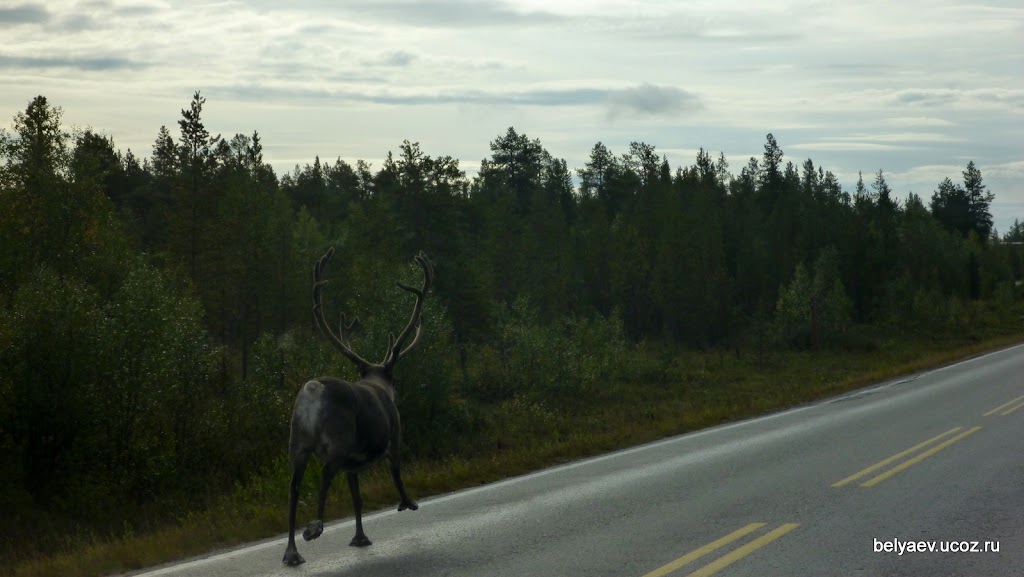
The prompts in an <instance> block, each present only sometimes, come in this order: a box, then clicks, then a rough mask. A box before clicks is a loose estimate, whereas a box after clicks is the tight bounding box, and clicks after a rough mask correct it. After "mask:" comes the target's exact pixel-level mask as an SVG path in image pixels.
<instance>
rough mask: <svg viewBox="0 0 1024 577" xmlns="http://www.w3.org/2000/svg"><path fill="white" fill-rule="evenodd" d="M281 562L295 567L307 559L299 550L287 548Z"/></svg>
mask: <svg viewBox="0 0 1024 577" xmlns="http://www.w3.org/2000/svg"><path fill="white" fill-rule="evenodd" d="M281 562H282V563H284V564H285V565H288V566H289V567H295V566H296V565H302V564H303V563H305V562H306V560H305V559H303V558H302V555H299V552H298V551H297V550H295V549H287V550H285V552H284V559H281Z"/></svg>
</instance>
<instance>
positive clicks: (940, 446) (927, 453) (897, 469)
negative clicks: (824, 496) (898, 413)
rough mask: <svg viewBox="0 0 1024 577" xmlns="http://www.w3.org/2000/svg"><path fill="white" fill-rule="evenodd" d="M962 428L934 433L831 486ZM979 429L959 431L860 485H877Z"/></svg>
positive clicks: (872, 470) (891, 461)
mask: <svg viewBox="0 0 1024 577" xmlns="http://www.w3.org/2000/svg"><path fill="white" fill-rule="evenodd" d="M962 428H963V427H953V428H952V429H950V430H948V431H946V432H945V433H942V434H941V435H936V436H934V437H932V438H931V439H928V440H927V441H925V442H923V443H918V444H917V445H914V446H913V447H911V448H909V449H907V450H905V451H900V452H899V453H896V454H895V455H893V456H891V457H889V458H888V459H885V460H884V461H880V462H878V463H875V464H874V465H871V466H870V467H868V468H866V469H862V470H860V471H857V472H856V473H854V474H852V475H850V476H849V477H847V478H845V479H843V480H842V481H838V482H836V483H833V484H832V486H833V487H842V486H843V485H846V484H847V483H852V482H853V481H856V480H857V479H860V478H861V477H864V476H866V475H869V474H871V473H874V472H875V471H877V470H879V469H881V468H883V467H885V466H886V465H889V464H891V463H893V462H895V461H898V460H899V459H902V458H903V457H906V456H907V455H909V454H911V453H913V452H915V451H918V450H920V449H923V448H925V447H927V446H928V445H931V444H932V443H934V442H936V441H939V440H940V439H942V438H944V437H948V436H950V435H952V434H954V433H956V432H957V431H959V430H960V429H962ZM980 430H981V427H974V428H971V429H967V430H966V431H964V432H962V433H960V434H959V435H957V436H955V437H953V438H951V439H947V440H946V441H943V442H942V443H939V444H938V445H935V446H934V447H932V448H931V449H928V450H927V451H924V452H923V453H921V454H919V455H917V456H916V457H913V458H910V459H907V460H906V461H903V462H902V463H900V464H899V465H896V466H895V467H893V468H891V469H889V470H888V471H886V472H884V473H882V474H881V475H878V476H876V477H872V478H871V479H868V480H867V481H865V482H863V483H861V484H860V486H861V487H872V486H874V485H877V484H878V483H881V482H882V481H884V480H886V479H888V478H889V477H892V476H893V475H895V474H896V473H899V472H900V471H902V470H904V469H906V468H907V467H910V466H912V465H916V464H917V463H920V462H921V461H923V460H925V459H927V458H928V457H931V456H932V455H934V454H935V453H938V452H939V451H941V450H943V449H945V448H946V447H948V446H950V445H952V444H953V443H955V442H957V441H959V440H961V439H963V438H964V437H966V436H967V435H971V434H974V433H976V432H978V431H980Z"/></svg>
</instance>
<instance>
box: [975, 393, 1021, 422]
mask: <svg viewBox="0 0 1024 577" xmlns="http://www.w3.org/2000/svg"><path fill="white" fill-rule="evenodd" d="M1021 407H1024V395H1021V396H1019V397H1017V398H1016V399H1014V400H1012V401H1010V402H1008V403H1003V404H1002V405H999V406H998V407H996V408H994V409H992V410H991V411H989V412H987V413H985V414H984V415H983V416H985V417H988V416H989V415H994V414H996V413H999V414H1000V415H1004V416H1005V415H1009V414H1010V413H1012V412H1014V411H1016V410H1017V409H1019V408H1021Z"/></svg>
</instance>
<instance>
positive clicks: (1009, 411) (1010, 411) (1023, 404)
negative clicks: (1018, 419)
mask: <svg viewBox="0 0 1024 577" xmlns="http://www.w3.org/2000/svg"><path fill="white" fill-rule="evenodd" d="M1021 407H1024V403H1021V404H1019V405H1017V406H1016V407H1012V408H1009V409H1006V410H1005V411H1003V412H1002V413H999V414H1000V415H1009V414H1010V413H1012V412H1014V411H1016V410H1017V409H1019V408H1021Z"/></svg>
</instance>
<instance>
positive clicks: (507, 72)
mask: <svg viewBox="0 0 1024 577" xmlns="http://www.w3.org/2000/svg"><path fill="white" fill-rule="evenodd" d="M292 4H296V5H300V4H301V7H292V6H291V5H292ZM0 36H2V37H3V39H4V41H3V42H2V43H0V73H2V75H3V82H2V83H0V86H2V88H0V114H2V115H3V119H2V124H0V125H3V126H7V127H9V126H10V124H11V122H10V119H11V118H13V116H14V115H15V114H16V113H17V112H19V111H22V110H24V109H25V107H26V105H27V104H28V102H29V101H30V100H31V99H32V98H33V97H34V96H36V95H39V94H42V95H44V96H46V97H47V98H48V99H49V100H50V102H51V103H52V104H54V105H57V106H60V107H62V108H63V109H64V119H65V122H66V123H67V124H68V125H71V126H77V127H79V128H85V127H91V128H93V129H94V130H97V131H99V132H102V133H105V134H108V135H110V136H112V137H113V138H114V141H115V145H116V146H117V147H118V148H119V149H121V150H122V151H123V150H127V149H128V148H131V149H132V150H133V152H135V153H136V155H139V156H145V157H148V156H149V155H150V153H151V151H152V144H153V142H154V140H155V138H156V135H157V131H158V129H159V128H160V126H161V125H167V126H168V128H170V129H171V130H172V134H174V135H175V136H176V135H177V134H178V131H177V120H178V119H179V118H180V111H181V109H182V108H185V107H187V106H188V104H189V101H190V100H191V97H192V94H193V93H194V92H195V91H196V90H200V91H202V94H203V96H205V97H206V98H207V104H206V106H205V108H204V110H203V119H204V122H205V124H206V126H207V128H208V129H209V130H210V131H211V132H213V133H215V134H216V133H220V134H222V135H224V136H225V137H230V136H232V135H234V134H235V133H239V132H241V133H246V134H251V133H252V132H253V130H258V131H259V133H260V135H261V136H262V138H263V142H264V147H265V148H264V156H265V159H266V160H267V161H268V162H270V163H271V164H273V166H274V167H275V169H276V170H277V172H278V174H282V173H284V172H288V171H291V170H292V169H293V168H294V166H295V165H296V164H306V163H310V162H312V160H313V157H314V156H316V155H319V156H320V158H321V160H325V161H326V160H330V161H333V160H334V159H335V158H338V157H341V158H343V159H345V160H347V161H350V162H354V161H355V159H358V158H362V159H365V160H367V161H370V162H372V163H373V166H374V168H379V167H380V161H381V159H382V158H383V157H384V156H385V155H386V154H387V152H388V151H389V150H392V151H397V149H398V145H399V144H400V143H401V142H402V140H403V139H409V140H410V141H414V142H415V141H418V142H420V143H421V146H422V148H423V150H424V152H426V153H427V154H429V155H431V156H443V155H451V156H453V157H455V158H458V159H460V161H461V166H462V168H463V169H465V170H467V172H469V173H470V174H473V172H474V171H475V170H476V168H477V167H478V166H479V162H480V160H481V159H482V158H485V157H487V156H489V155H490V150H489V148H488V144H489V143H490V142H491V141H492V140H494V138H495V137H497V136H499V135H501V134H503V133H504V132H505V130H506V129H507V128H508V127H509V126H514V127H515V128H516V130H517V131H518V132H520V133H525V134H526V135H527V136H529V137H530V138H540V140H541V142H542V144H543V145H544V146H545V147H546V148H547V149H548V151H549V152H551V154H552V155H554V156H556V157H561V158H565V159H566V160H567V161H568V163H569V165H570V166H571V167H579V166H582V165H583V163H584V162H585V161H586V159H587V158H588V156H589V153H590V149H591V148H592V147H593V145H594V143H596V142H597V141H602V142H604V143H605V144H606V145H608V146H609V148H611V149H612V151H613V152H615V153H623V152H626V151H627V149H628V146H629V142H630V141H634V140H636V141H644V142H647V143H649V144H652V145H654V146H655V147H657V150H658V152H659V153H662V154H665V155H667V156H668V159H669V162H670V163H671V164H672V166H673V167H677V166H680V165H689V164H692V163H693V162H694V157H695V155H696V151H697V149H698V148H699V147H704V148H706V149H709V150H711V151H712V152H713V154H716V155H717V153H718V151H723V152H725V154H726V157H727V158H728V159H729V161H730V164H731V169H732V171H733V172H734V173H737V174H738V173H739V171H740V169H741V168H742V167H743V165H745V164H746V161H747V159H748V158H749V157H750V156H757V157H759V158H760V156H761V154H762V153H763V146H764V142H765V135H766V134H767V133H769V132H771V133H773V134H774V136H775V137H776V139H777V140H778V142H779V145H780V147H781V148H782V149H783V151H784V152H785V156H786V158H787V159H788V160H792V161H793V162H794V163H796V164H798V165H799V164H800V163H802V162H803V160H805V159H807V158H812V159H813V160H814V162H815V164H816V165H823V166H824V167H825V168H826V169H829V170H832V171H833V172H835V173H836V175H837V176H838V177H839V179H840V182H841V183H842V184H843V186H844V188H845V189H846V190H852V189H853V187H854V184H855V183H856V178H857V171H859V170H860V171H863V172H864V174H865V181H866V182H868V183H870V181H871V180H872V178H873V173H874V172H875V171H877V170H878V169H883V170H884V171H885V174H886V177H887V180H888V182H889V185H890V187H891V188H892V189H893V190H894V191H895V192H896V193H897V195H898V196H899V197H901V198H903V197H905V196H906V194H907V193H908V192H910V191H913V192H916V193H918V194H920V195H921V196H922V197H924V198H925V199H926V200H927V199H928V198H930V197H931V193H932V191H934V189H935V188H936V186H937V184H938V182H939V181H940V180H941V179H942V178H944V177H947V176H948V177H950V178H952V179H953V180H954V181H961V180H962V176H961V172H962V171H963V169H964V167H965V166H966V164H967V162H968V161H969V160H974V161H975V162H976V164H977V165H978V167H979V168H980V169H981V171H982V174H983V176H984V179H985V183H986V184H987V185H988V186H989V189H990V190H991V191H992V192H994V193H995V195H996V202H995V204H994V205H993V207H992V209H993V210H992V212H993V214H994V215H995V219H996V227H997V228H998V229H999V230H1000V231H1003V232H1005V231H1006V229H1007V228H1008V226H1009V224H1010V223H1012V222H1013V219H1014V218H1020V219H1021V220H1024V3H1022V2H1021V1H1020V0H990V1H987V2H967V1H959V0H954V1H947V0H899V1H890V0H884V1H870V0H868V1H832V0H821V1H818V0H794V1H789V2H754V1H746V0H744V1H742V2H740V1H733V0H700V1H694V2H669V1H665V0H658V1H629V0H614V1H603V0H572V1H564V2H560V1H557V0H544V1H539V0H527V1H522V0H520V1H517V2H508V3H506V2H500V1H497V0H485V1H481V2H462V1H459V0H430V1H423V2H396V1H389V0H384V1H373V0H365V1H327V0H316V1H306V2H295V3H291V2H279V1H276V0H251V1H227V2H191V1H175V2H173V3H172V2H150V1H148V0H130V1H127V2H110V1H88V2H65V1H60V0H47V1H46V2H32V1H29V2H19V1H18V0H14V1H13V2H12V1H11V0H0Z"/></svg>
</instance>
